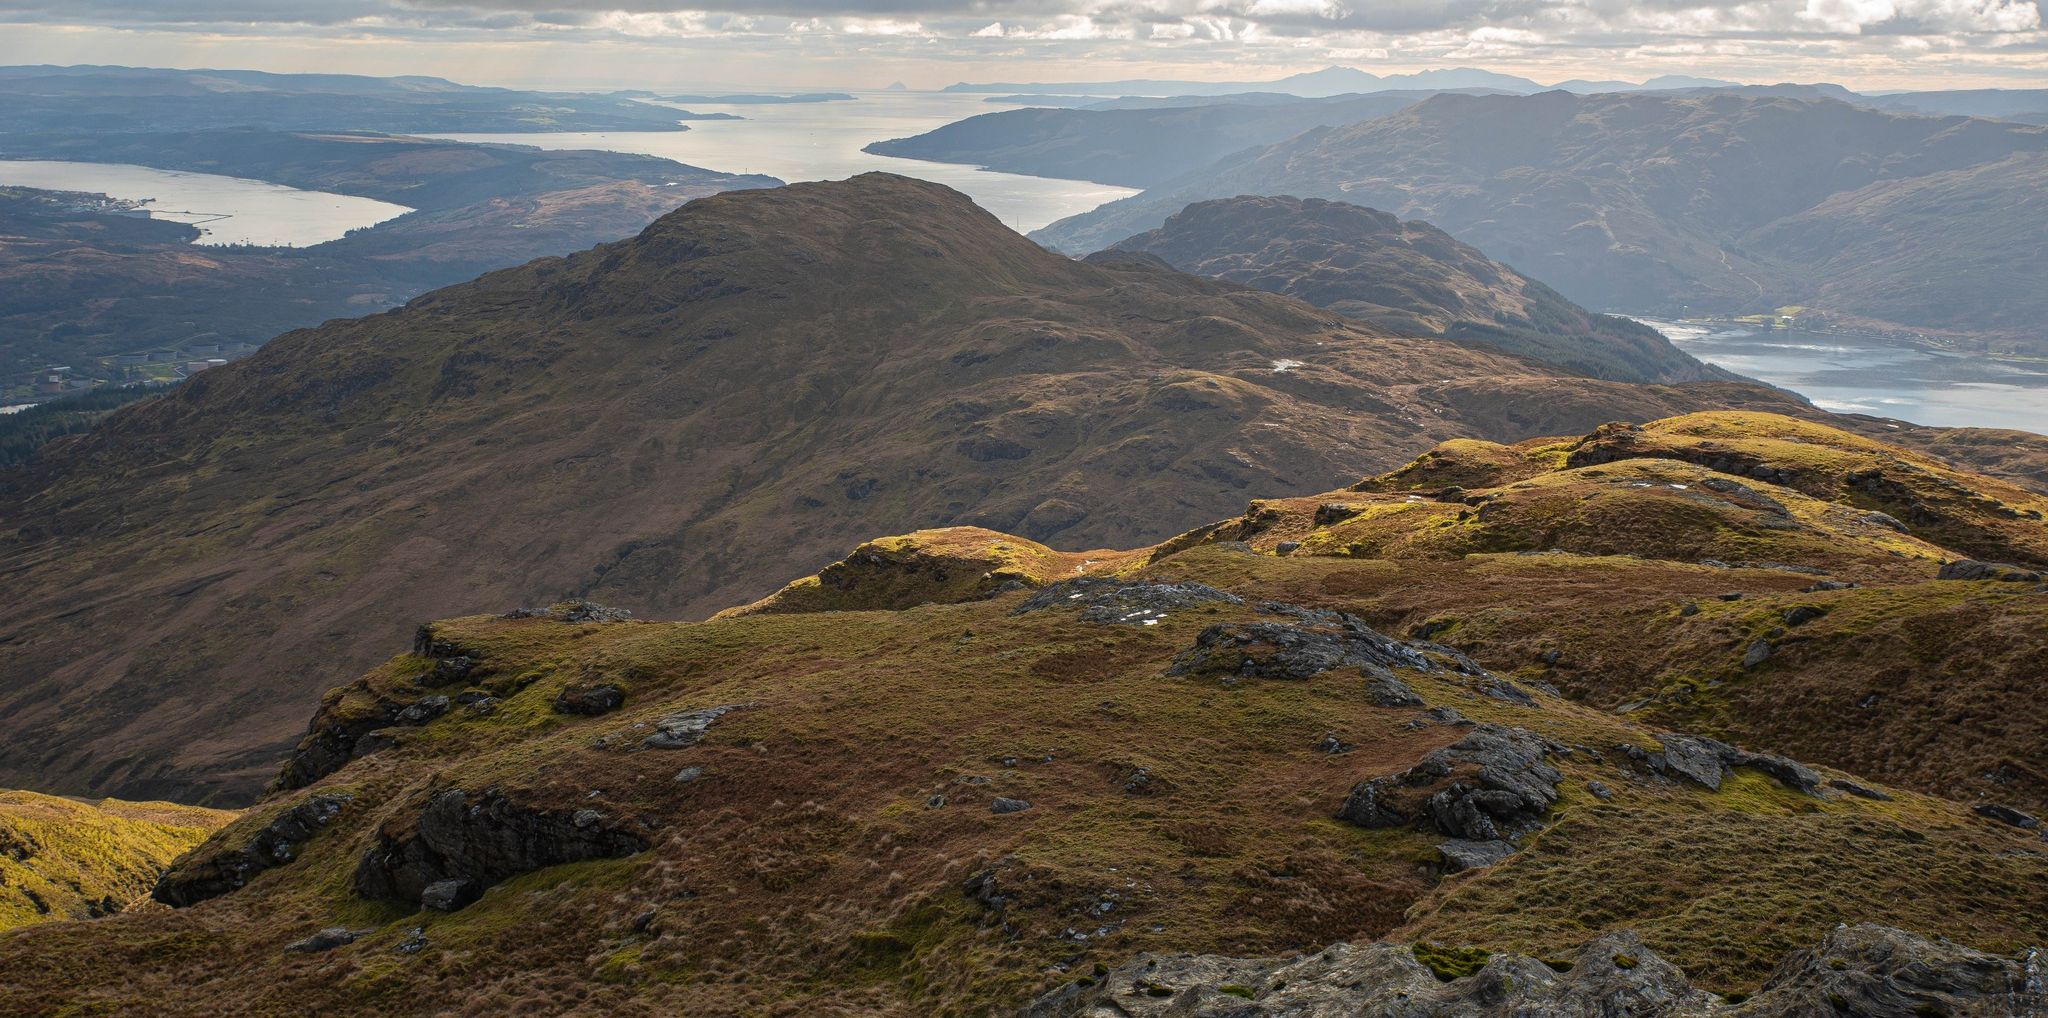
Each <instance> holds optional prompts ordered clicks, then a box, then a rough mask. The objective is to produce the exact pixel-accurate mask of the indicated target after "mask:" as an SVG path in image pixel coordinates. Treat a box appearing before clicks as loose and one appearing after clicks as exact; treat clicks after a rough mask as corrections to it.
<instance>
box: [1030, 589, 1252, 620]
mask: <svg viewBox="0 0 2048 1018" xmlns="http://www.w3.org/2000/svg"><path fill="white" fill-rule="evenodd" d="M1243 603H1244V602H1243V601H1242V600H1240V599H1239V598H1238V596H1237V595H1236V594H1231V593H1228V592H1226V591H1221V590H1217V589H1216V588H1214V587H1211V586H1207V585H1204V584H1200V583H1125V582H1122V581H1120V580H1113V579H1108V578H1104V577H1078V578H1076V579H1072V580H1063V581H1061V582H1059V583H1055V584H1053V585H1051V586H1049V587H1046V588H1044V589H1042V590H1040V591H1039V592H1037V593H1036V594H1033V595H1031V597H1030V598H1028V599H1026V600H1025V602H1024V603H1023V604H1021V605H1018V606H1017V609H1016V610H1015V611H1013V612H1011V614H1013V615H1028V614H1031V613H1032V612H1041V611H1046V610H1048V609H1052V608H1079V609H1080V610H1081V621H1083V622H1095V623H1099V624H1103V625H1130V626H1151V625H1157V624H1158V623H1159V621H1160V620H1161V619H1164V618H1166V617H1167V614H1168V613H1169V612H1175V611H1185V610H1187V609H1189V608H1193V607H1195V606H1196V605H1201V604H1243Z"/></svg>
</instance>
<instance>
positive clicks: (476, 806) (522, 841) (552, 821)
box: [355, 788, 647, 911]
mask: <svg viewBox="0 0 2048 1018" xmlns="http://www.w3.org/2000/svg"><path fill="white" fill-rule="evenodd" d="M579 812H580V811H573V810H549V809H538V808H533V807H529V806H524V805H521V804H519V803H517V802H514V801H512V800H511V799H509V798H507V797H506V796H504V795H503V794H500V793H498V792H496V791H490V790H487V791H484V792H482V793H479V794H475V795H472V794H470V793H468V792H465V791H463V790H462V789H459V788H451V789H446V790H444V791H441V792H438V793H436V794H435V795H434V796H433V797H431V798H430V799H428V800H427V803H426V806H425V808H423V809H422V810H421V811H420V813H419V816H418V818H417V819H416V820H415V821H413V822H412V823H411V824H410V826H409V828H408V827H406V826H397V825H394V824H392V823H387V824H386V825H385V826H384V828H383V829H381V830H379V831H378V833H377V841H376V844H374V845H372V846H371V847H370V849H369V850H368V851H366V852H364V853H363V856H362V858H361V859H360V860H359V861H358V863H357V865H356V872H355V887H356V890H357V891H358V892H359V893H361V894H363V895H364V896H365V897H370V898H381V899H385V900H388V901H397V902H402V903H405V904H422V905H426V906H428V907H430V908H437V909H442V910H444V911H447V910H453V909H456V908H460V907H462V906H463V905H467V904H469V902H471V901H474V900H475V899H476V897H477V896H478V895H480V894H482V893H483V891H484V889H486V888H488V887H490V886H491V885H492V884H495V883H497V882H499V881H501V880H504V879H506V878H507V877H511V876H515V875H517V874H520V873H526V872H530V871H532V870H537V869H540V868H542V867H545V866H557V865H560V864H562V863H569V862H582V861H584V860H587V859H613V858H618V857H620V856H625V855H632V854H633V853H635V852H640V851H644V850H645V849H646V848H647V839H646V837H645V834H646V832H645V830H644V828H643V827H642V825H640V824H638V823H632V822H627V823H614V822H611V821H609V820H607V819H605V818H602V817H600V819H599V820H598V821H596V822H591V821H588V820H586V821H585V822H583V823H578V822H577V816H578V813H579Z"/></svg>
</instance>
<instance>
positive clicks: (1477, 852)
mask: <svg viewBox="0 0 2048 1018" xmlns="http://www.w3.org/2000/svg"><path fill="white" fill-rule="evenodd" d="M1436 851H1437V855H1439V856H1441V857H1442V859H1443V865H1444V872H1445V873H1462V872H1464V871H1465V870H1476V869H1481V868H1484V867H1487V866H1491V865H1493V864H1494V863H1497V862H1499V861H1501V860H1502V859H1505V858H1507V857H1508V856H1511V855H1514V854H1515V846H1514V843H1513V842H1509V841H1465V840H1463V839H1454V840H1451V841H1446V842H1444V843H1443V844H1441V845H1438V846H1437V847H1436Z"/></svg>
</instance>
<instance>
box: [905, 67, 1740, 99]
mask: <svg viewBox="0 0 2048 1018" xmlns="http://www.w3.org/2000/svg"><path fill="white" fill-rule="evenodd" d="M1733 84H1736V83H1735V82H1732V81H1722V80H1719V79H1717V78H1698V77H1692V76H1690V75H1678V74H1666V75H1661V76H1658V77H1655V78H1651V79H1650V80H1648V81H1645V82H1642V83H1640V84H1637V83H1631V82H1626V81H1581V80H1573V81H1563V82H1559V83H1557V84H1555V85H1549V86H1545V85H1541V84H1538V83H1537V82H1535V81H1533V80H1531V79H1529V78H1524V77H1520V76H1518V75H1513V74H1501V73H1498V72H1495V71H1487V70H1482V69H1480V68H1476V67H1450V68H1443V69H1440V70H1431V71H1418V72H1415V73H1413V74H1388V75H1379V74H1374V73H1372V72H1370V71H1362V70H1359V69H1358V68H1356V67H1325V68H1323V69H1322V70H1320V71H1308V72H1305V73H1302V74H1291V75H1288V76H1287V77H1285V78H1280V79H1277V80H1274V81H1256V82H1225V81H1175V80H1169V79H1152V78H1126V79H1123V80H1121V81H1092V82H1091V81H1059V82H1031V83H1015V82H989V83H973V82H960V83H959V84H955V85H948V86H946V88H945V91H947V92H1008V93H1016V94H1019V95H1030V94H1033V93H1045V94H1049V95H1097V96H1105V95H1153V96H1166V95H1224V94H1228V93H1232V92H1282V93H1286V94H1288V95H1296V96H1305V97H1319V96H1332V95H1343V94H1345V93H1347V92H1384V91H1391V90H1396V89H1460V88H1486V89H1497V90H1500V91H1503V92H1516V93H1529V92H1541V91H1543V90H1545V89H1546V88H1560V89H1564V90H1566V91H1568V92H1616V91H1629V90H1644V91H1655V90H1660V89H1672V88H1717V87H1722V86H1727V85H1733Z"/></svg>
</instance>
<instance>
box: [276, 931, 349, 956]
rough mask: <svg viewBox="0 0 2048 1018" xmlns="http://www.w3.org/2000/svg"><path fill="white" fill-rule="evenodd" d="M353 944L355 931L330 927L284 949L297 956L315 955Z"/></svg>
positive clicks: (295, 941)
mask: <svg viewBox="0 0 2048 1018" xmlns="http://www.w3.org/2000/svg"><path fill="white" fill-rule="evenodd" d="M355 942H356V935H355V931H353V930H351V929H349V928H347V927H345V926H330V927H328V928H327V929H324V930H321V931H320V932H318V933H315V934H313V935H312V936H310V937H307V938H306V939H304V940H294V941H292V942H291V943H289V944H286V945H285V946H284V949H285V950H287V951H291V952H294V953H297V954H317V953H319V952H321V951H332V950H334V949H335V948H337V947H342V946H345V945H348V944H353V943H355Z"/></svg>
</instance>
